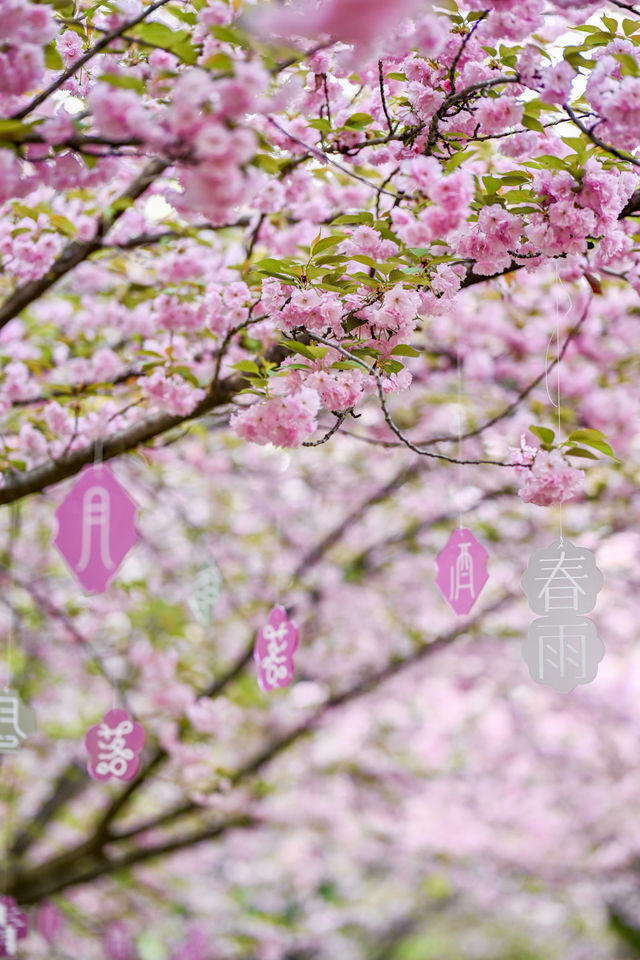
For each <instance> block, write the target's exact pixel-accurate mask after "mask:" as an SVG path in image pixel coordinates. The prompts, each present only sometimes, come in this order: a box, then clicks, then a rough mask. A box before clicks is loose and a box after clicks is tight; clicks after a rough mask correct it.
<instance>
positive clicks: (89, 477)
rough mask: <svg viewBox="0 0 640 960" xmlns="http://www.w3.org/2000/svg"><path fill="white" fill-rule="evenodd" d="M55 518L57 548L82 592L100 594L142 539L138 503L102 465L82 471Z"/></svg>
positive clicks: (104, 465)
mask: <svg viewBox="0 0 640 960" xmlns="http://www.w3.org/2000/svg"><path fill="white" fill-rule="evenodd" d="M56 519H57V521H58V532H57V533H56V536H55V539H54V541H53V542H54V543H55V545H56V547H57V548H58V550H59V551H60V553H61V554H62V556H63V557H64V559H65V560H66V561H67V563H68V565H69V567H70V569H71V570H72V571H73V573H74V574H75V575H76V577H77V578H78V580H79V582H80V584H81V585H82V587H84V589H85V590H87V591H88V592H89V593H102V592H103V591H104V590H106V589H107V587H108V585H109V583H110V582H111V580H112V578H113V576H114V575H115V572H116V570H117V569H118V567H119V566H120V564H121V563H122V561H123V560H124V558H125V557H126V555H127V553H128V552H129V550H130V549H131V547H132V546H133V545H134V544H135V543H137V541H138V540H139V538H140V534H139V533H138V530H137V528H136V522H135V521H136V507H135V504H134V503H133V501H132V500H131V498H130V497H129V495H128V494H127V493H126V492H125V490H124V489H123V488H122V487H121V486H120V484H119V483H118V481H117V480H116V478H115V476H114V475H113V473H112V471H111V468H110V467H108V466H107V465H106V464H104V463H101V464H96V465H94V466H91V467H85V468H84V470H83V471H82V472H81V474H80V477H79V479H78V480H77V481H76V483H75V484H74V486H73V489H72V490H71V492H70V493H69V494H68V495H67V496H66V497H65V498H64V500H63V501H62V503H61V504H60V506H59V507H58V509H57V510H56Z"/></svg>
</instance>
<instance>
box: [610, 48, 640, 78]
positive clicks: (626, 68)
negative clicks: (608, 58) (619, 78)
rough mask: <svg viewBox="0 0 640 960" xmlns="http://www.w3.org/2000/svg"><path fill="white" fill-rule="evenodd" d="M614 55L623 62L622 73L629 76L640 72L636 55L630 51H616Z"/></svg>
mask: <svg viewBox="0 0 640 960" xmlns="http://www.w3.org/2000/svg"><path fill="white" fill-rule="evenodd" d="M613 57H614V59H615V60H617V61H618V63H620V64H622V70H621V73H622V74H623V75H624V76H627V77H637V76H638V74H640V69H639V68H638V63H637V61H636V59H635V57H632V56H631V54H630V53H614V54H613Z"/></svg>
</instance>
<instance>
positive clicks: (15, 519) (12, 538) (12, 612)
mask: <svg viewBox="0 0 640 960" xmlns="http://www.w3.org/2000/svg"><path fill="white" fill-rule="evenodd" d="M19 530H20V504H19V503H12V504H11V509H10V514H9V549H8V551H7V552H8V557H7V561H8V562H7V568H8V572H9V577H10V578H11V576H12V575H13V562H14V548H15V542H16V540H17V538H18V532H19ZM9 582H11V579H10V580H9ZM15 631H16V609H15V606H14V604H13V603H9V627H8V630H7V683H6V686H7V687H8V688H9V687H11V684H12V682H13V648H14V641H15Z"/></svg>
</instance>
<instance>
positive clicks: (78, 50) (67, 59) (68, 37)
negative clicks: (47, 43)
mask: <svg viewBox="0 0 640 960" xmlns="http://www.w3.org/2000/svg"><path fill="white" fill-rule="evenodd" d="M56 47H57V48H58V53H59V54H60V56H61V57H62V64H63V66H64V67H70V66H71V64H72V63H75V62H76V60H78V59H79V58H80V57H81V56H82V38H81V37H79V36H78V34H77V33H76V32H75V31H74V30H64V31H63V32H62V33H61V34H59V35H58V36H57V37H56Z"/></svg>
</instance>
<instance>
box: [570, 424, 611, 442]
mask: <svg viewBox="0 0 640 960" xmlns="http://www.w3.org/2000/svg"><path fill="white" fill-rule="evenodd" d="M606 439H607V438H606V436H605V434H604V433H603V432H602V430H596V429H595V427H581V428H580V429H579V430H574V431H573V433H570V434H569V436H568V437H567V440H582V441H583V442H584V441H585V440H606Z"/></svg>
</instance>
